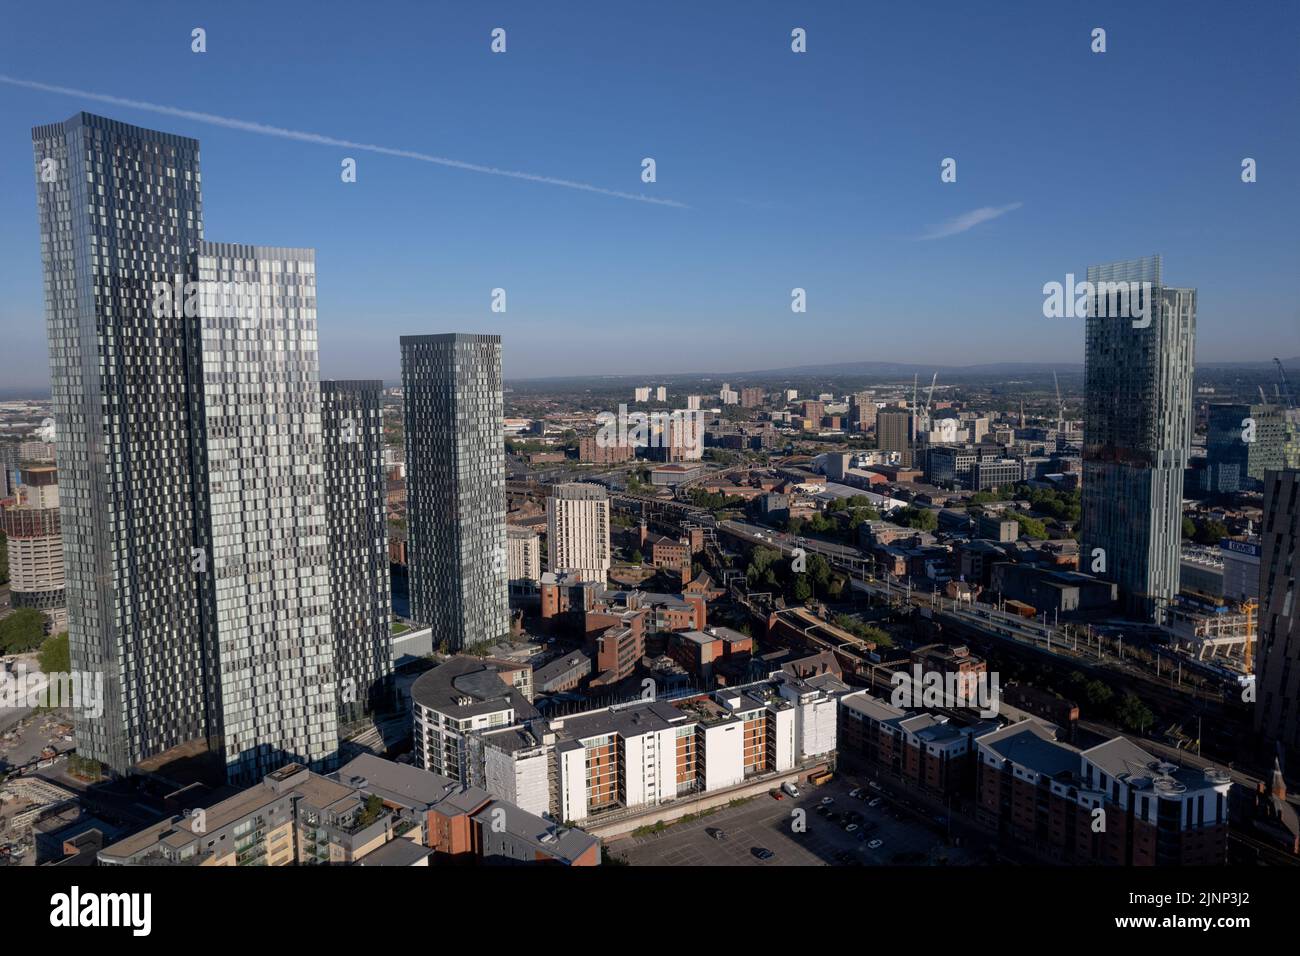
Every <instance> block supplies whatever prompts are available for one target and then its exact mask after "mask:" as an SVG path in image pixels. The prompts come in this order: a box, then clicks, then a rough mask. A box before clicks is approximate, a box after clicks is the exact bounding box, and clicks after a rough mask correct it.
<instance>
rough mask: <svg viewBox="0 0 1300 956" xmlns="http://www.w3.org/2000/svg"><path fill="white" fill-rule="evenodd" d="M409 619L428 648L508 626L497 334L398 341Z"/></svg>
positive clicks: (491, 634)
mask: <svg viewBox="0 0 1300 956" xmlns="http://www.w3.org/2000/svg"><path fill="white" fill-rule="evenodd" d="M401 345H402V386H403V403H404V412H405V423H406V491H407V533H408V542H407V555H408V557H407V562H408V567H409V578H410V583H409V589H410V600H411V617H412V618H413V619H414V620H416V621H418V622H420V623H422V624H429V625H430V626H432V628H433V644H434V646H435V647H437V646H440V645H442V644H443V643H444V642H445V643H446V645H447V647H449V648H450V649H451V650H460V649H461V648H465V647H470V646H473V645H475V644H479V643H483V642H487V643H489V644H491V643H495V642H496V641H497V640H498V639H500V638H501V637H503V636H505V635H506V634H507V633H508V632H509V630H510V618H509V608H508V604H507V583H506V573H507V568H506V564H507V561H506V556H507V555H506V521H505V434H504V430H503V428H504V426H503V410H502V392H501V336H499V335H462V334H447V335H404V336H402V339H401Z"/></svg>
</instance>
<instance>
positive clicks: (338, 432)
mask: <svg viewBox="0 0 1300 956" xmlns="http://www.w3.org/2000/svg"><path fill="white" fill-rule="evenodd" d="M383 398H384V383H383V382H381V381H323V382H321V417H322V423H323V425H324V432H325V517H326V523H327V525H328V533H329V551H330V603H331V608H332V609H331V617H332V620H333V625H332V627H333V632H334V668H335V673H336V675H337V678H338V685H339V693H338V699H339V724H340V725H343V724H348V723H351V722H352V721H356V720H359V719H361V718H362V717H363V716H364V715H365V714H368V713H370V712H372V711H373V710H374V709H375V708H376V707H379V706H381V705H382V704H383V703H384V702H385V700H386V697H387V694H388V691H389V685H390V679H391V677H392V672H393V656H392V639H391V636H390V635H391V630H392V628H391V624H390V619H391V615H392V589H391V586H390V584H389V571H388V520H387V516H386V514H385V511H386V507H385V501H386V491H387V482H386V479H385V474H384V408H383Z"/></svg>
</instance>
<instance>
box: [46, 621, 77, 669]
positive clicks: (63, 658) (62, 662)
mask: <svg viewBox="0 0 1300 956" xmlns="http://www.w3.org/2000/svg"><path fill="white" fill-rule="evenodd" d="M40 663H41V671H42V672H44V673H46V674H67V673H69V672H70V671H71V670H72V660H71V658H70V656H69V654H68V632H67V631H64V632H63V633H62V634H55V635H53V636H51V637H47V638H46V639H45V643H44V644H42V645H41V652H40Z"/></svg>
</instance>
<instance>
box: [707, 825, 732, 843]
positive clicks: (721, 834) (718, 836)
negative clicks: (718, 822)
mask: <svg viewBox="0 0 1300 956" xmlns="http://www.w3.org/2000/svg"><path fill="white" fill-rule="evenodd" d="M705 832H707V833H708V834H709V836H711V837H713V839H715V840H725V839H726V838H727V831H726V830H724V829H722V827H709V828H708V830H707V831H705Z"/></svg>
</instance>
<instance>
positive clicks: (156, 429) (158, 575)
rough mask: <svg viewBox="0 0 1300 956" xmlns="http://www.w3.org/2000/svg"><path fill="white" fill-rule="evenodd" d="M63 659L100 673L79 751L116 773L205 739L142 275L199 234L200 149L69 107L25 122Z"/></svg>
mask: <svg viewBox="0 0 1300 956" xmlns="http://www.w3.org/2000/svg"><path fill="white" fill-rule="evenodd" d="M32 147H33V153H34V157H35V173H36V198H37V210H38V215H39V221H40V230H41V262H42V266H43V270H44V277H45V314H46V330H47V335H48V339H49V351H50V378H51V387H52V392H53V405H54V415H55V419H56V421H57V422H58V434H57V443H58V462H59V499H60V500H59V510H60V516H61V524H62V534H63V545H64V548H63V558H64V569H65V577H66V586H67V601H68V635H69V647H70V654H71V660H72V667H73V669H74V670H79V671H91V672H98V673H101V674H102V675H103V681H104V708H103V713H102V715H101V716H99V717H95V718H91V717H89V716H87V714H86V713H85V712H84V711H78V712H77V713H76V714H75V721H76V735H77V749H78V753H79V754H80V755H81V756H84V757H89V758H92V759H94V760H97V761H99V762H101V763H103V764H106V765H108V766H109V767H111V768H113V769H114V770H117V771H119V772H124V771H125V770H126V769H127V768H128V767H130V766H131V765H132V764H134V763H136V762H138V761H139V760H141V759H143V758H145V757H148V756H150V755H153V754H156V753H159V752H161V751H163V750H166V749H168V748H169V747H172V746H174V745H177V744H180V743H183V742H186V741H189V740H192V739H194V738H196V737H203V736H205V735H210V734H211V732H212V729H211V720H212V718H213V717H214V713H213V711H212V710H211V709H210V708H209V706H208V703H209V701H208V695H207V693H206V690H205V665H206V655H205V648H204V646H203V643H202V639H201V628H200V622H199V602H198V600H197V593H198V588H199V581H198V578H197V576H196V574H195V572H194V571H192V570H191V548H192V547H193V546H194V544H195V533H196V529H195V514H194V508H193V507H192V497H193V484H194V473H193V467H192V463H191V444H190V420H189V411H190V404H191V390H190V382H189V375H188V373H189V369H188V367H187V362H186V349H185V339H186V331H187V330H186V327H185V321H184V317H183V316H182V315H178V314H175V313H174V312H173V313H170V314H163V315H158V314H155V310H154V309H153V308H152V305H153V301H154V286H155V283H158V282H166V283H172V282H175V281H176V279H177V277H178V276H181V275H183V274H184V273H185V268H186V259H187V256H188V254H189V252H190V251H191V250H192V249H193V248H194V247H195V246H196V245H197V243H198V242H199V240H201V239H202V237H203V208H202V201H201V197H200V176H199V144H198V142H197V141H196V140H193V139H187V138H185V137H183V136H173V135H171V134H169V133H160V132H155V131H153V130H147V129H141V128H139V127H135V126H128V125H126V124H125V123H119V122H116V121H114V120H110V119H105V118H103V117H100V116H93V115H91V114H88V113H79V114H77V115H76V116H73V117H72V118H71V119H69V120H67V121H66V122H64V123H55V124H51V125H47V126H38V127H36V128H35V129H34V130H33V131H32Z"/></svg>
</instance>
